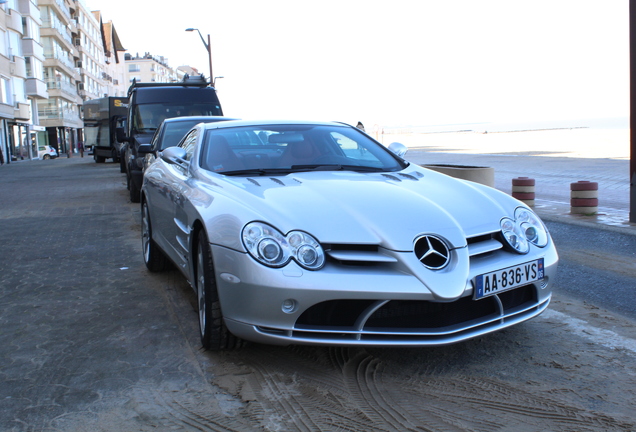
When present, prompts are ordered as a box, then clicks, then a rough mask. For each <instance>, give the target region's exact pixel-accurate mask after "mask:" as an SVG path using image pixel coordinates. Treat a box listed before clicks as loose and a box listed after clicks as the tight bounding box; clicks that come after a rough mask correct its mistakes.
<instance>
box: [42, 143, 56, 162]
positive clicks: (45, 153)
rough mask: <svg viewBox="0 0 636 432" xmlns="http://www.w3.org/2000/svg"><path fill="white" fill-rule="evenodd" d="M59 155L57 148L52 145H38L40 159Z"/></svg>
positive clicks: (53, 157)
mask: <svg viewBox="0 0 636 432" xmlns="http://www.w3.org/2000/svg"><path fill="white" fill-rule="evenodd" d="M57 156H58V154H57V150H55V149H54V148H53V147H51V146H50V145H39V146H38V157H39V158H40V159H55V158H56V157H57Z"/></svg>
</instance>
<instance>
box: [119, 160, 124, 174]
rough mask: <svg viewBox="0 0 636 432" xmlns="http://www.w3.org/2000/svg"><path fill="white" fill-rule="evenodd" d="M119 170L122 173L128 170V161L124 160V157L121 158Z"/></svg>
mask: <svg viewBox="0 0 636 432" xmlns="http://www.w3.org/2000/svg"><path fill="white" fill-rule="evenodd" d="M119 172H120V173H125V172H126V161H125V160H124V158H123V157H120V158H119Z"/></svg>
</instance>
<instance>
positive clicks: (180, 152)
mask: <svg viewBox="0 0 636 432" xmlns="http://www.w3.org/2000/svg"><path fill="white" fill-rule="evenodd" d="M185 157H186V151H185V149H183V148H181V147H168V148H167V149H165V150H163V151H162V152H161V159H163V160H164V161H165V162H167V163H169V164H173V165H180V164H182V163H187V162H188V161H186V160H185Z"/></svg>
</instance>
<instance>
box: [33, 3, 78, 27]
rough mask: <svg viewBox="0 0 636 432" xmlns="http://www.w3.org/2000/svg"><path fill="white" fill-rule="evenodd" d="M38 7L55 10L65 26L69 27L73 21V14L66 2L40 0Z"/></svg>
mask: <svg viewBox="0 0 636 432" xmlns="http://www.w3.org/2000/svg"><path fill="white" fill-rule="evenodd" d="M38 6H50V7H51V8H53V10H55V12H57V15H58V17H59V18H60V20H61V21H62V22H63V23H64V24H65V25H68V24H69V23H70V21H71V19H72V18H71V13H70V12H69V10H68V8H67V7H66V5H65V4H64V0H38Z"/></svg>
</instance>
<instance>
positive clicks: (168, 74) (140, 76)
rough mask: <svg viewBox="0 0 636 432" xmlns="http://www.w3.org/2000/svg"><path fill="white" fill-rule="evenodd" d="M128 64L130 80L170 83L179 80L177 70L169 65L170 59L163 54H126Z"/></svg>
mask: <svg viewBox="0 0 636 432" xmlns="http://www.w3.org/2000/svg"><path fill="white" fill-rule="evenodd" d="M125 58H126V65H127V66H128V82H129V83H131V82H132V81H133V79H135V80H137V82H157V83H169V82H175V81H179V76H178V74H177V72H176V71H175V70H174V69H172V68H171V67H170V66H168V59H166V58H164V57H162V56H153V55H151V54H150V53H145V54H144V55H143V56H139V54H137V55H136V56H135V57H133V56H132V55H131V54H126V57H125Z"/></svg>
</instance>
